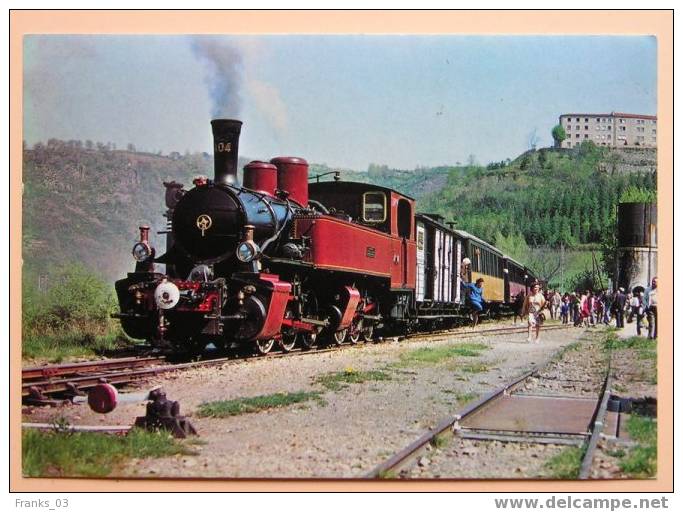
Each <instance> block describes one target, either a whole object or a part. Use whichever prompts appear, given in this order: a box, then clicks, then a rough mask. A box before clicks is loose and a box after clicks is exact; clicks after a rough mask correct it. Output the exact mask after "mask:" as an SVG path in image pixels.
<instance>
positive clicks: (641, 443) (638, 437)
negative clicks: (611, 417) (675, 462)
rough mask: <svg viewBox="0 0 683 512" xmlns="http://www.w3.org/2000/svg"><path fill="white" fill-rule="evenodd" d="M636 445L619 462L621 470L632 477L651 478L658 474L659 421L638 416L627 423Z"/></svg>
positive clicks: (633, 416)
mask: <svg viewBox="0 0 683 512" xmlns="http://www.w3.org/2000/svg"><path fill="white" fill-rule="evenodd" d="M626 430H628V433H629V435H630V436H631V439H633V440H634V441H636V445H635V446H633V447H632V448H630V449H629V450H628V453H627V454H626V455H625V456H623V457H622V459H621V460H620V461H619V467H620V468H621V470H622V471H623V472H624V473H625V474H626V475H627V476H630V477H634V478H650V477H653V476H655V475H656V474H657V421H656V420H655V419H653V418H649V417H647V416H639V415H636V414H633V415H631V417H630V418H629V419H628V421H627V422H626Z"/></svg>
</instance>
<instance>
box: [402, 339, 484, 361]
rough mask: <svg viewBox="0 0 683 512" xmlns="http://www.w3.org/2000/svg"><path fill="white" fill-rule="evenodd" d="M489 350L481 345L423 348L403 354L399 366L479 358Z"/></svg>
mask: <svg viewBox="0 0 683 512" xmlns="http://www.w3.org/2000/svg"><path fill="white" fill-rule="evenodd" d="M487 349H489V346H488V345H484V344H481V343H460V344H458V345H443V346H439V347H422V348H418V349H415V350H411V351H409V352H404V353H403V354H401V356H400V361H399V363H398V366H411V365H430V364H439V363H441V362H443V361H447V360H449V359H453V358H456V357H477V356H479V355H481V352H482V351H484V350H487Z"/></svg>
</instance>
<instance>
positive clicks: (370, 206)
mask: <svg viewBox="0 0 683 512" xmlns="http://www.w3.org/2000/svg"><path fill="white" fill-rule="evenodd" d="M363 220H364V221H365V222H384V221H385V220H387V196H386V195H385V194H384V192H366V193H365V194H363Z"/></svg>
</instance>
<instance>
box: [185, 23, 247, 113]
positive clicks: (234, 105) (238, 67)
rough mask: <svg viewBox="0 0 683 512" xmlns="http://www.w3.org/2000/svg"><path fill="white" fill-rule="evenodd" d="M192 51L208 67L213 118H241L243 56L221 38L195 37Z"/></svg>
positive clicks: (207, 81) (208, 83)
mask: <svg viewBox="0 0 683 512" xmlns="http://www.w3.org/2000/svg"><path fill="white" fill-rule="evenodd" d="M192 50H193V51H194V52H195V54H196V55H197V56H198V57H199V58H200V59H201V60H203V61H204V62H205V64H206V66H207V71H208V72H207V76H206V83H207V85H208V87H209V93H210V95H211V103H212V105H211V116H212V117H213V118H221V117H228V118H239V116H240V113H241V110H242V98H241V96H240V93H241V87H242V77H243V76H244V70H243V62H242V53H241V52H240V51H239V49H237V48H235V47H234V46H232V45H231V44H230V43H229V42H227V41H225V40H220V39H218V38H217V37H211V36H208V37H200V36H198V37H195V38H194V39H193V41H192Z"/></svg>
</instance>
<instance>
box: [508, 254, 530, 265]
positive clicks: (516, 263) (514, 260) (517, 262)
mask: <svg viewBox="0 0 683 512" xmlns="http://www.w3.org/2000/svg"><path fill="white" fill-rule="evenodd" d="M503 258H505V259H506V260H508V261H511V262H512V263H514V264H515V265H517V266H518V267H520V268H526V266H525V265H524V264H523V263H520V262H519V261H517V260H516V259H514V258H512V257H510V256H508V255H507V254H503Z"/></svg>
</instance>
